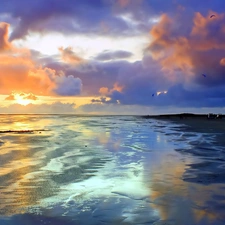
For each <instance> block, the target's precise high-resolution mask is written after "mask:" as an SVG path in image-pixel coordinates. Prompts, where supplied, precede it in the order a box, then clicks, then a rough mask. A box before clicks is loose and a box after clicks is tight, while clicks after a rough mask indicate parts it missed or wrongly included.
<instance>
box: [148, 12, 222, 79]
mask: <svg viewBox="0 0 225 225" xmlns="http://www.w3.org/2000/svg"><path fill="white" fill-rule="evenodd" d="M213 14H215V15H216V17H213V18H210V15H211V12H210V13H209V15H208V16H206V17H204V16H202V15H201V14H200V13H196V14H195V16H194V19H193V22H194V25H193V27H192V29H191V32H190V33H186V34H183V33H181V31H180V30H179V29H180V26H179V22H178V21H175V20H173V19H171V18H170V17H168V16H167V15H166V14H163V15H162V16H161V20H160V22H159V23H158V24H156V25H155V26H153V28H152V29H151V31H150V35H151V37H152V39H153V40H152V41H151V43H150V45H149V46H148V48H147V53H150V54H151V56H152V58H153V59H155V60H157V61H159V62H160V63H161V65H162V69H163V70H168V71H170V72H175V71H183V72H185V74H192V75H193V74H194V71H196V68H198V69H197V70H198V71H199V72H200V71H201V69H202V68H204V65H209V64H210V65H211V67H213V66H218V65H219V63H218V61H216V60H215V62H214V61H213V60H214V59H213V58H215V57H214V56H213V55H212V54H210V51H214V50H215V49H218V51H221V50H224V49H225V42H224V36H225V14H216V13H214V12H213ZM183 26H185V23H184V24H183ZM215 54H216V53H215ZM215 56H216V55H215ZM217 57H218V56H217ZM216 63H217V65H216ZM223 63H224V60H223V59H222V60H221V61H220V65H223ZM172 79H173V77H172ZM185 79H188V77H187V78H185Z"/></svg>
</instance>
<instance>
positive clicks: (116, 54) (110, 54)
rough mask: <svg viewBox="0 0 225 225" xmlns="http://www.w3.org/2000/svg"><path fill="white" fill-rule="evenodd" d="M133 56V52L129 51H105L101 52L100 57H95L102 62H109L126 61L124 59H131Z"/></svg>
mask: <svg viewBox="0 0 225 225" xmlns="http://www.w3.org/2000/svg"><path fill="white" fill-rule="evenodd" d="M132 55H133V54H132V53H131V52H127V51H122V50H118V51H104V52H101V53H100V54H99V55H97V56H96V57H95V60H100V61H109V60H116V59H124V58H129V57H131V56H132Z"/></svg>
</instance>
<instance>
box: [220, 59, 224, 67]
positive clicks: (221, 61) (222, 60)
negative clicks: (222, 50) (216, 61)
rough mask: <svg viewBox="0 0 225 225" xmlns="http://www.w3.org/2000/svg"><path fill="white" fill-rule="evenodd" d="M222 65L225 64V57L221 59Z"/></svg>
mask: <svg viewBox="0 0 225 225" xmlns="http://www.w3.org/2000/svg"><path fill="white" fill-rule="evenodd" d="M220 65H221V66H225V58H222V59H221V60H220Z"/></svg>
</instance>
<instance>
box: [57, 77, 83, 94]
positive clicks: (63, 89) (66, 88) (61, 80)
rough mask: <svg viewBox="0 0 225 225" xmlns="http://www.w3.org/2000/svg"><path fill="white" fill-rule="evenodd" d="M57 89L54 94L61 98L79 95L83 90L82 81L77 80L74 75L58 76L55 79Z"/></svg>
mask: <svg viewBox="0 0 225 225" xmlns="http://www.w3.org/2000/svg"><path fill="white" fill-rule="evenodd" d="M55 81H56V84H57V86H56V88H55V89H54V92H55V93H57V94H58V95H61V96H74V95H79V94H80V93H81V90H82V81H81V79H80V78H75V77H74V76H73V75H69V76H67V77H66V76H64V75H61V76H57V77H56V78H55Z"/></svg>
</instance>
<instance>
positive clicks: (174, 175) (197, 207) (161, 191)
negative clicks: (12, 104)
mask: <svg viewBox="0 0 225 225" xmlns="http://www.w3.org/2000/svg"><path fill="white" fill-rule="evenodd" d="M0 119H1V120H0V121H1V122H0V125H1V131H0V141H1V142H0V143H1V146H0V163H1V164H0V167H1V170H0V171H1V172H0V181H1V187H0V191H1V195H0V198H1V201H0V224H4V225H5V224H7V225H14V224H17V225H18V224H19V225H20V224H21V225H22V224H23V225H24V224H58V225H60V224H65V225H67V224H68V225H70V224H88V225H89V224H90V225H93V224H96V225H97V224H153V225H166V224H169V225H172V224H173V225H178V224H182V225H190V224H192V225H195V224H196V225H211V224H213V225H222V224H224V223H225V213H224V208H225V197H224V196H225V167H224V161H225V147H224V146H225V141H224V140H225V139H224V134H225V128H224V124H225V123H224V120H223V119H222V120H207V119H202V118H194V119H193V118H192V119H191V118H188V119H180V118H169V119H168V118H145V117H141V116H76V115H1V116H0Z"/></svg>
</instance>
